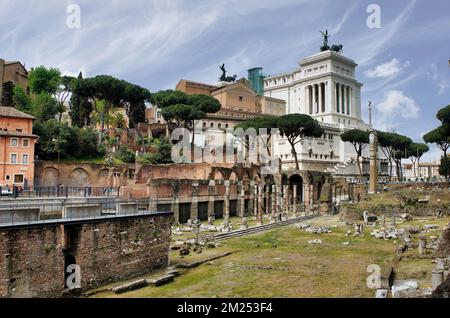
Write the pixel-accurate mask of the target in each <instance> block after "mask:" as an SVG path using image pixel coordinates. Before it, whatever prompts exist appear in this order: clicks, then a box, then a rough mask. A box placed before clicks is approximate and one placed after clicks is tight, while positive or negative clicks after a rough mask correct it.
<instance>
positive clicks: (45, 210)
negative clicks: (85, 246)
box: [0, 197, 172, 228]
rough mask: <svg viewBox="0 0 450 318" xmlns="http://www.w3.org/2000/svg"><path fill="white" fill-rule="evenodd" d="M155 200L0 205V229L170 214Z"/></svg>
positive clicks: (72, 200) (45, 200)
mask: <svg viewBox="0 0 450 318" xmlns="http://www.w3.org/2000/svg"><path fill="white" fill-rule="evenodd" d="M158 202H160V200H158V199H156V200H155V199H129V200H126V199H120V198H114V197H111V198H105V197H103V198H68V199H61V198H54V199H49V198H41V199H34V200H23V201H22V200H11V201H3V202H2V201H0V228H1V227H7V226H15V225H27V224H28V225H31V224H33V225H34V224H46V223H53V222H63V221H64V222H66V221H78V220H80V221H82V220H99V219H107V218H111V217H116V218H120V217H130V216H138V215H147V214H157V213H164V212H171V210H172V209H171V208H172V206H171V205H170V206H169V207H167V208H164V205H163V208H159V207H160V205H159V203H158Z"/></svg>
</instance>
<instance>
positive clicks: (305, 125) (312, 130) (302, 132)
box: [278, 114, 325, 170]
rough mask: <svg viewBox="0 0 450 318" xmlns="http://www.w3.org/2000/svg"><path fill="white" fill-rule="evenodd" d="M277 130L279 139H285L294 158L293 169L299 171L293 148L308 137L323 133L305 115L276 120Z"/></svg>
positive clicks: (320, 128)
mask: <svg viewBox="0 0 450 318" xmlns="http://www.w3.org/2000/svg"><path fill="white" fill-rule="evenodd" d="M278 129H279V130H280V135H281V137H286V138H287V140H288V142H289V144H290V145H291V148H292V154H293V155H294V157H295V167H296V169H297V170H300V166H299V163H298V155H297V151H296V150H295V146H296V145H297V144H298V143H300V142H302V141H303V140H304V139H305V138H308V137H316V138H318V137H320V136H322V135H323V134H324V133H325V131H324V130H323V128H322V127H320V125H319V123H318V122H317V120H315V119H313V118H312V117H311V116H309V115H305V114H290V115H285V116H281V117H279V118H278Z"/></svg>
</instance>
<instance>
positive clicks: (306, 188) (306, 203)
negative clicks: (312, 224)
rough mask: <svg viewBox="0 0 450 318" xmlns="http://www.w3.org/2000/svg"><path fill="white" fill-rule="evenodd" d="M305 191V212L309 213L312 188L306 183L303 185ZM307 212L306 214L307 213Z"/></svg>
mask: <svg viewBox="0 0 450 318" xmlns="http://www.w3.org/2000/svg"><path fill="white" fill-rule="evenodd" d="M303 189H304V191H305V195H304V201H305V210H306V211H308V210H309V208H310V202H311V196H310V194H309V192H310V190H311V187H310V186H309V184H308V183H304V184H303ZM306 211H305V212H306Z"/></svg>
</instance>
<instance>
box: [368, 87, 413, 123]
mask: <svg viewBox="0 0 450 318" xmlns="http://www.w3.org/2000/svg"><path fill="white" fill-rule="evenodd" d="M377 110H378V111H379V112H380V113H381V114H382V115H383V117H389V118H390V119H394V120H395V117H401V118H405V119H412V118H417V117H418V116H419V112H420V108H419V106H418V105H417V103H416V102H415V101H414V99H412V98H410V97H408V96H405V95H404V94H403V92H402V91H398V90H390V91H388V92H387V93H386V94H385V98H384V101H383V102H381V103H380V104H378V106H377Z"/></svg>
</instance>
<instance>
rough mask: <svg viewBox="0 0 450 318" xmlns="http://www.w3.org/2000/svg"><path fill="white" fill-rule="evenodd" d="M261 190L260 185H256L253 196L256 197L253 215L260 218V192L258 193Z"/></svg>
mask: <svg viewBox="0 0 450 318" xmlns="http://www.w3.org/2000/svg"><path fill="white" fill-rule="evenodd" d="M258 190H259V188H258V185H257V184H255V186H254V190H253V195H254V205H253V215H254V216H255V217H256V218H258V211H259V199H258V198H259V192H258Z"/></svg>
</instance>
